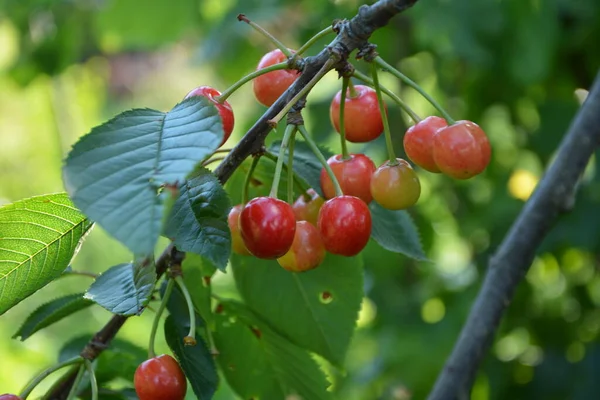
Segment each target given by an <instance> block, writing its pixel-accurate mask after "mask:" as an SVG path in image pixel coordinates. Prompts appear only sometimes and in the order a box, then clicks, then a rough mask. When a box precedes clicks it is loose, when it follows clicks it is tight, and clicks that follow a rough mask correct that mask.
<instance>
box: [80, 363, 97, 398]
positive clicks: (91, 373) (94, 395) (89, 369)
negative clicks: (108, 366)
mask: <svg viewBox="0 0 600 400" xmlns="http://www.w3.org/2000/svg"><path fill="white" fill-rule="evenodd" d="M83 364H84V365H85V368H86V369H87V372H88V375H89V376H90V386H91V387H92V400H98V381H97V380H96V374H95V373H94V368H93V367H92V362H91V361H90V360H87V359H84V360H83Z"/></svg>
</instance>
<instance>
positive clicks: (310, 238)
mask: <svg viewBox="0 0 600 400" xmlns="http://www.w3.org/2000/svg"><path fill="white" fill-rule="evenodd" d="M324 258H325V245H324V244H323V239H321V235H320V234H319V231H318V230H317V228H316V227H315V226H314V225H313V224H311V223H310V222H307V221H297V222H296V234H295V235H294V242H293V243H292V247H291V248H290V250H289V251H288V252H287V253H285V255H284V256H283V257H280V258H278V259H277V262H278V263H279V265H281V266H282V267H283V268H284V269H287V270H288V271H293V272H303V271H308V270H311V269H313V268H316V267H318V266H319V264H321V263H322V262H323V259H324Z"/></svg>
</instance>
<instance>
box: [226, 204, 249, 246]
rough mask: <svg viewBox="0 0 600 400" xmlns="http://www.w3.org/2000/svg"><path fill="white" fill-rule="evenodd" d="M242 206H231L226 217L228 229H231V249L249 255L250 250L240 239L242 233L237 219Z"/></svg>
mask: <svg viewBox="0 0 600 400" xmlns="http://www.w3.org/2000/svg"><path fill="white" fill-rule="evenodd" d="M243 208H244V207H243V206H242V205H241V204H238V205H237V206H235V207H233V208H232V209H231V211H229V216H228V217H227V223H228V224H229V230H230V231H231V249H232V250H233V252H234V253H236V254H240V255H242V256H249V255H250V252H249V251H248V249H247V248H246V245H245V244H244V240H243V239H242V234H241V233H240V226H239V223H238V222H239V219H240V213H241V212H242V209H243Z"/></svg>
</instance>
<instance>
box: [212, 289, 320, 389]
mask: <svg viewBox="0 0 600 400" xmlns="http://www.w3.org/2000/svg"><path fill="white" fill-rule="evenodd" d="M215 321H216V332H215V334H214V339H215V344H216V346H217V349H218V350H219V356H218V357H217V362H218V363H219V365H220V366H221V370H222V371H223V374H224V375H225V378H226V379H227V382H228V383H229V385H230V386H231V387H232V388H233V389H234V390H235V391H236V392H237V393H238V394H239V395H240V396H241V398H243V399H252V398H255V399H284V398H287V396H289V395H292V394H297V395H299V396H300V398H302V399H315V400H319V399H331V398H332V394H331V393H329V392H328V391H327V386H328V384H327V381H326V380H325V376H324V374H323V372H322V371H321V370H320V369H319V367H318V366H317V364H316V363H315V361H314V360H313V359H312V358H311V356H310V355H309V353H308V352H307V351H305V350H303V349H301V348H299V347H298V346H296V345H294V344H293V343H290V342H289V341H287V340H286V339H284V338H283V337H281V336H279V335H278V334H277V333H275V332H274V331H272V330H271V329H270V328H269V327H268V326H267V325H266V324H265V323H263V322H261V321H260V319H258V318H256V317H255V316H254V314H253V313H252V312H251V311H250V310H247V309H245V307H244V306H243V305H242V304H240V303H237V302H232V301H228V302H224V303H221V304H220V305H219V312H218V313H216V314H215Z"/></svg>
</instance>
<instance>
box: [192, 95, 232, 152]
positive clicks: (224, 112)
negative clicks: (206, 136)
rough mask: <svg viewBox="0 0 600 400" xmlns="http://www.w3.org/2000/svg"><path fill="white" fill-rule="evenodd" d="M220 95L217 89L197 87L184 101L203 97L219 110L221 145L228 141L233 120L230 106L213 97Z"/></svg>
mask: <svg viewBox="0 0 600 400" xmlns="http://www.w3.org/2000/svg"><path fill="white" fill-rule="evenodd" d="M220 95H221V92H219V91H218V90H217V89H213V88H211V87H210V86H199V87H197V88H196V89H194V90H192V91H191V92H189V93H188V94H187V95H186V96H185V97H184V99H188V98H190V97H192V96H204V97H206V98H207V99H209V100H210V101H212V102H213V103H214V104H215V105H216V106H217V110H219V115H220V116H221V122H222V123H223V141H222V142H221V145H223V143H225V142H226V141H227V139H229V136H231V132H233V124H234V122H235V121H234V118H233V109H232V108H231V105H230V104H229V103H228V102H227V101H224V102H223V103H219V102H218V101H217V100H216V99H215V97H218V96H220Z"/></svg>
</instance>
